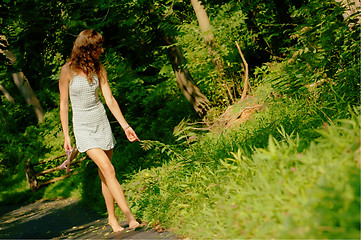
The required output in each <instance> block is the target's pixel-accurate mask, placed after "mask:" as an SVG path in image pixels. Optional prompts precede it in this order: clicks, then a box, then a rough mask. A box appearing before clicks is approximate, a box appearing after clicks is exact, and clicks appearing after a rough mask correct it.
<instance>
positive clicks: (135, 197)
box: [125, 113, 360, 239]
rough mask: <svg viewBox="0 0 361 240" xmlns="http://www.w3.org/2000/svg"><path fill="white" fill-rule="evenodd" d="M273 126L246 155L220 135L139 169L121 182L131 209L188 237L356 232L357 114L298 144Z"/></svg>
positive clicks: (333, 235) (332, 235) (323, 235)
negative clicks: (182, 155) (182, 154)
mask: <svg viewBox="0 0 361 240" xmlns="http://www.w3.org/2000/svg"><path fill="white" fill-rule="evenodd" d="M260 127H262V126H260ZM277 129H278V130H276V131H278V135H279V136H278V137H277V138H275V137H272V136H270V135H269V136H268V137H267V143H266V146H265V147H263V148H256V149H255V150H254V152H252V153H251V154H250V153H249V151H248V150H247V151H243V149H242V147H239V148H236V147H234V146H233V147H229V144H231V143H232V139H233V135H232V134H229V135H227V134H224V135H223V136H221V137H215V138H216V139H217V140H214V139H212V138H211V137H208V138H204V139H202V140H201V145H202V148H200V149H203V150H205V151H204V152H203V153H202V152H201V151H198V152H197V150H196V149H193V150H194V151H192V153H191V151H189V152H188V153H187V154H193V155H192V156H191V157H189V158H185V159H186V160H184V159H183V160H180V159H176V158H173V159H172V160H171V161H169V162H167V163H165V164H163V166H161V167H157V168H151V169H147V170H143V171H140V172H139V173H137V174H136V175H134V176H133V178H132V179H131V180H129V181H128V182H127V183H126V185H125V189H126V195H127V196H128V197H129V201H130V204H131V207H132V210H133V211H135V213H136V214H137V216H138V217H139V218H141V219H143V220H144V221H147V222H149V223H150V224H158V223H159V222H160V223H162V224H163V227H167V228H169V229H171V230H173V231H175V232H176V233H178V234H179V235H184V236H186V237H190V238H224V239H235V238H359V237H360V219H359V216H360V182H359V179H360V114H359V113H353V115H352V119H348V120H341V121H339V122H337V123H335V124H332V125H331V126H328V127H327V128H326V129H322V130H317V135H318V136H320V137H318V138H317V139H314V140H312V141H310V143H309V144H308V145H307V147H305V146H303V147H302V151H300V144H301V143H302V139H301V137H300V136H299V135H298V134H296V133H293V134H291V133H290V132H289V131H286V130H285V128H283V127H282V125H280V126H279V127H277ZM253 130H256V128H253ZM239 131H241V130H239ZM258 137H259V136H258ZM202 141H203V142H202ZM204 146H207V148H204ZM239 146H242V144H240V145H239ZM227 147H228V148H227ZM233 148H234V149H235V151H233V152H229V154H228V157H227V156H226V154H225V153H221V154H220V153H219V152H222V151H224V149H226V151H229V149H233ZM200 149H199V150H200ZM214 152H216V153H214ZM194 153H195V155H194ZM217 153H218V154H217ZM210 155H211V157H210ZM205 160H206V161H205Z"/></svg>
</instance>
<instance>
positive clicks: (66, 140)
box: [64, 137, 73, 151]
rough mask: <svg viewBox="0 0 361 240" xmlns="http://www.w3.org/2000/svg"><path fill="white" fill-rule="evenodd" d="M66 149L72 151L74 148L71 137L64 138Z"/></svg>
mask: <svg viewBox="0 0 361 240" xmlns="http://www.w3.org/2000/svg"><path fill="white" fill-rule="evenodd" d="M64 149H65V151H71V150H72V149H73V148H72V147H71V141H70V138H69V137H66V138H65V139H64Z"/></svg>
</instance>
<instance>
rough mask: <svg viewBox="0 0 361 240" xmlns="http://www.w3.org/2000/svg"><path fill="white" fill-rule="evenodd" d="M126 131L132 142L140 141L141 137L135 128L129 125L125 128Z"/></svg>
mask: <svg viewBox="0 0 361 240" xmlns="http://www.w3.org/2000/svg"><path fill="white" fill-rule="evenodd" d="M124 132H125V135H126V136H127V138H128V140H129V141H130V142H135V141H139V138H138V136H137V134H135V132H134V130H133V128H131V127H127V128H126V129H124Z"/></svg>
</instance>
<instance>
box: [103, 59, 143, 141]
mask: <svg viewBox="0 0 361 240" xmlns="http://www.w3.org/2000/svg"><path fill="white" fill-rule="evenodd" d="M100 73H101V74H100V75H101V76H99V85H100V89H101V91H102V94H103V97H104V99H105V103H106V104H107V106H108V108H109V110H110V111H111V113H112V114H113V116H114V117H115V119H116V120H117V121H118V123H119V124H120V126H121V127H122V128H123V130H124V132H125V135H126V136H127V138H128V140H129V141H131V142H134V141H139V138H138V137H137V135H136V134H135V132H134V130H133V129H132V128H131V127H130V126H129V124H128V123H127V121H126V120H125V118H124V116H123V113H122V111H121V110H120V107H119V105H118V102H117V100H116V99H115V98H114V96H113V93H112V90H111V89H110V86H109V83H108V76H107V71H106V70H105V68H104V66H103V65H101V68H100Z"/></svg>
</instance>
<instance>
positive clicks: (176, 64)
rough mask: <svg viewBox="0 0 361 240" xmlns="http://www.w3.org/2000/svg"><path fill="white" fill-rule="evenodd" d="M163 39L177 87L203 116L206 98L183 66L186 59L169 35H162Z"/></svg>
mask: <svg viewBox="0 0 361 240" xmlns="http://www.w3.org/2000/svg"><path fill="white" fill-rule="evenodd" d="M164 40H165V42H166V44H167V45H168V46H169V48H168V56H169V59H170V61H171V64H172V68H173V71H174V74H175V77H176V81H177V84H178V87H179V89H180V90H181V91H182V93H183V95H184V96H185V97H186V98H187V100H188V101H189V102H190V103H191V104H192V106H193V108H194V110H195V111H196V112H197V113H198V115H199V116H200V117H204V116H205V115H206V113H207V111H208V109H209V100H208V98H207V97H206V96H205V95H203V94H202V93H201V91H200V90H199V88H198V87H197V86H196V85H195V84H194V80H193V78H192V75H191V74H190V73H189V71H188V69H187V68H185V65H186V59H185V58H184V56H183V54H182V51H181V49H180V48H179V47H178V46H177V45H176V44H174V41H172V39H171V37H164Z"/></svg>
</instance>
